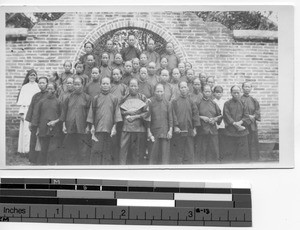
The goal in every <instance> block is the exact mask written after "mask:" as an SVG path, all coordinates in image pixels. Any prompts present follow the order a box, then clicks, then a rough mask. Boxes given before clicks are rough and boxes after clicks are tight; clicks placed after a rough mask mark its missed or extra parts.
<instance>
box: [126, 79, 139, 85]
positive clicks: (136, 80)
mask: <svg viewBox="0 0 300 230" xmlns="http://www.w3.org/2000/svg"><path fill="white" fill-rule="evenodd" d="M132 81H135V82H136V83H139V82H138V79H136V78H131V79H130V80H129V83H128V85H130V83H131V82H132Z"/></svg>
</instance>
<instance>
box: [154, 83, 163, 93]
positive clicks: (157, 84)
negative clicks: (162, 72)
mask: <svg viewBox="0 0 300 230" xmlns="http://www.w3.org/2000/svg"><path fill="white" fill-rule="evenodd" d="M159 85H161V86H162V87H163V88H164V90H165V86H164V85H163V84H161V83H156V85H155V86H154V92H155V90H156V88H157V86H159Z"/></svg>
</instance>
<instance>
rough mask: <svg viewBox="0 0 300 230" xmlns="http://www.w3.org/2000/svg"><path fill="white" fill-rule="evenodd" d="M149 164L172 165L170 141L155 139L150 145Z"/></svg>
mask: <svg viewBox="0 0 300 230" xmlns="http://www.w3.org/2000/svg"><path fill="white" fill-rule="evenodd" d="M149 153H150V155H149V164H151V165H153V164H169V163H170V140H168V139H167V138H157V137H156V138H155V141H154V142H153V143H152V142H151V143H150V145H149Z"/></svg>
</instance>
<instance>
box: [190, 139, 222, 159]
mask: <svg viewBox="0 0 300 230" xmlns="http://www.w3.org/2000/svg"><path fill="white" fill-rule="evenodd" d="M198 141H199V149H197V152H196V155H197V157H195V158H196V159H197V160H198V162H199V163H219V162H220V155H219V138H218V135H211V134H207V135H199V139H198Z"/></svg>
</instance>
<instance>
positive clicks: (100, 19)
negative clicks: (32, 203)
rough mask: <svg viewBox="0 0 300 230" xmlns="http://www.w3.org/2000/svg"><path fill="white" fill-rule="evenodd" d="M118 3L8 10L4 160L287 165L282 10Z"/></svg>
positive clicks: (20, 162) (23, 163)
mask: <svg viewBox="0 0 300 230" xmlns="http://www.w3.org/2000/svg"><path fill="white" fill-rule="evenodd" d="M62 9H65V8H62ZM120 9H121V8H120ZM120 9H119V10H114V8H109V7H107V8H104V7H102V8H101V7H98V8H97V7H94V8H92V9H91V8H87V9H85V8H84V7H81V8H80V10H78V8H75V7H74V8H72V7H69V8H68V10H65V11H63V10H61V11H60V9H58V8H56V9H55V10H53V9H52V8H51V9H50V8H47V7H43V8H42V10H41V11H39V12H38V11H34V10H30V8H29V9H26V10H25V9H24V10H22V8H13V7H11V8H8V9H7V10H6V11H5V48H6V51H5V53H2V54H1V55H2V57H3V58H5V66H4V68H5V77H3V80H4V79H5V83H4V81H3V84H5V94H3V96H5V146H3V148H4V149H5V150H4V151H3V153H4V152H5V154H4V155H5V162H4V164H3V165H4V166H5V167H7V168H9V167H15V166H21V167H29V168H30V169H34V168H36V167H38V166H39V167H40V166H47V167H49V168H51V167H65V166H84V167H85V168H89V167H99V168H101V167H105V168H110V167H111V168H120V169H122V168H123V167H125V168H128V167H129V168H135V167H145V168H147V167H150V168H153V167H154V168H160V167H167V168H178V167H179V168H180V167H191V168H202V167H210V166H213V167H216V168H222V167H225V168H226V167H240V166H242V167H248V168H253V167H279V166H282V165H281V163H282V161H284V162H288V163H287V164H285V166H286V165H289V166H292V164H293V160H292V159H293V151H288V152H284V154H283V152H282V151H281V149H282V141H281V138H280V136H281V135H285V136H288V135H289V134H288V133H284V134H282V133H281V128H280V127H281V126H280V125H285V123H284V122H283V123H281V122H279V120H280V119H279V118H280V114H281V113H283V112H286V113H291V112H292V111H288V110H284V109H282V108H284V107H282V108H281V106H279V101H280V98H279V96H281V97H284V95H283V94H284V92H282V91H281V88H282V85H280V82H281V81H280V79H282V78H283V77H284V79H285V81H289V82H290V83H291V84H290V85H292V81H293V76H282V75H280V74H279V65H280V55H279V48H280V47H279V41H280V39H281V37H280V33H279V31H280V20H281V18H280V16H281V15H283V14H280V7H277V8H274V7H273V8H272V7H269V8H268V7H261V9H260V8H259V7H256V8H252V9H249V8H247V7H244V8H243V7H241V8H240V9H239V10H220V9H218V8H215V9H213V10H207V9H205V8H201V7H199V6H198V7H187V8H186V9H185V8H184V7H171V8H170V9H171V10H170V9H168V7H157V8H154V7H152V8H149V9H148V8H138V7H137V8H136V10H134V8H129V7H127V8H126V7H124V8H122V10H120ZM285 13H286V12H285ZM281 58H282V57H281ZM281 60H282V59H281ZM285 90H286V89H285ZM285 93H287V94H291V93H292V91H290V92H285ZM288 98H290V97H289V96H288ZM284 102H285V101H284ZM286 122H287V123H288V124H286V125H287V126H290V124H289V122H290V121H286ZM291 135H292V133H291ZM285 138H287V137H285ZM285 144H288V143H285ZM285 159H288V160H285Z"/></svg>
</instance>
